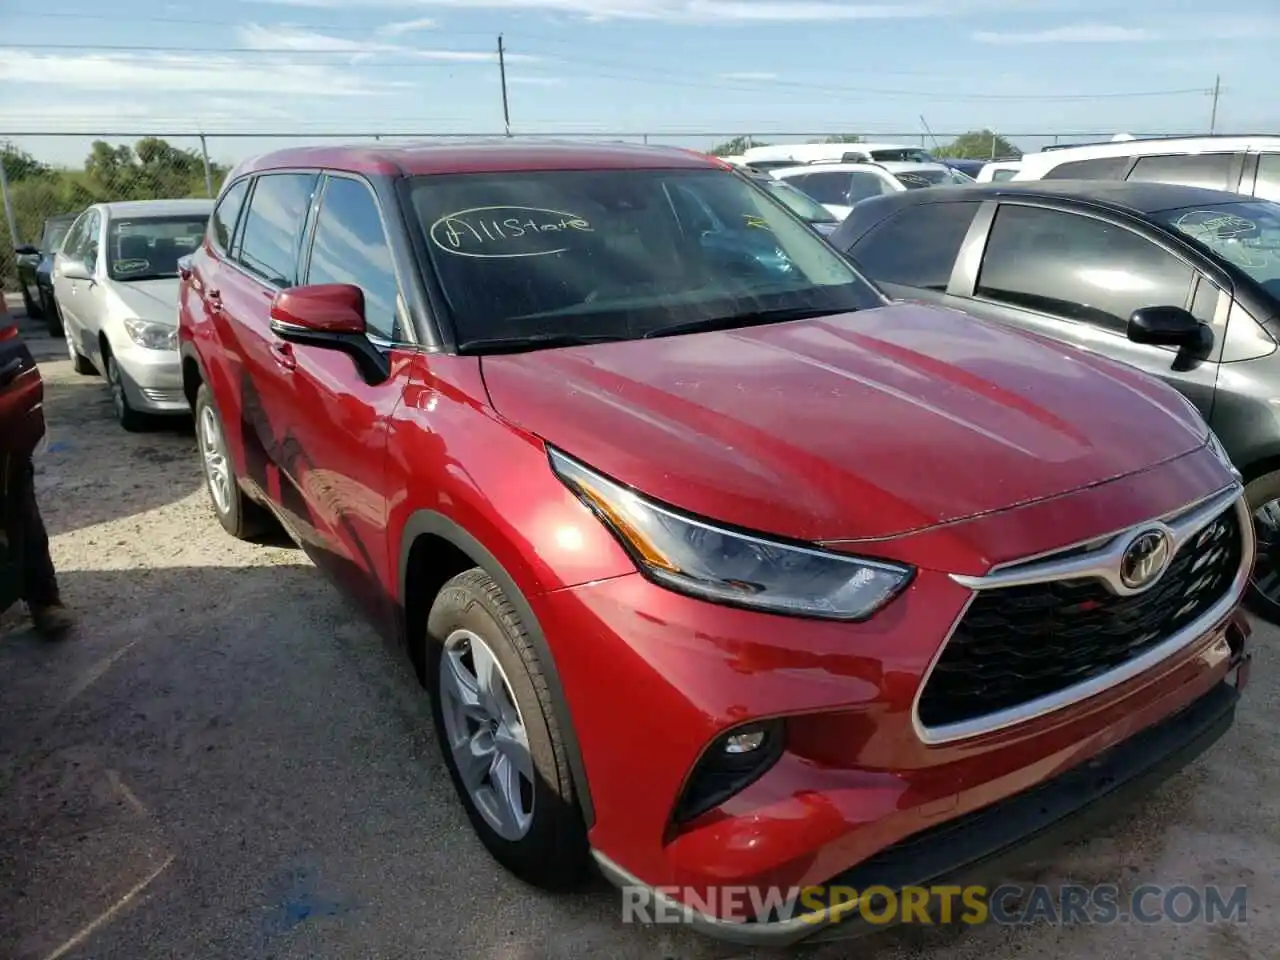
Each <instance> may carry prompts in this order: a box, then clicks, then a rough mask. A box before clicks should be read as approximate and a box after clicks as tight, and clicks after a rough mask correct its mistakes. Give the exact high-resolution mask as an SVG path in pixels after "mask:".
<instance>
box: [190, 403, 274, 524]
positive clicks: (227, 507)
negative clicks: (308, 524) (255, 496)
mask: <svg viewBox="0 0 1280 960" xmlns="http://www.w3.org/2000/svg"><path fill="white" fill-rule="evenodd" d="M195 420H196V443H197V445H198V446H199V448H200V462H201V465H202V468H203V473H204V485H205V489H206V490H208V491H209V502H210V503H211V504H212V505H213V513H214V516H216V517H217V518H218V522H219V523H220V524H222V529H223V530H226V531H227V533H229V534H231V535H232V536H233V537H235V538H237V539H239V540H252V539H254V538H255V537H258V536H261V535H262V534H263V533H265V532H266V531H267V529H269V527H270V523H271V517H270V514H268V513H267V510H266V508H264V507H263V506H261V505H260V504H257V503H254V502H253V500H252V499H250V498H249V496H248V495H247V494H246V493H245V492H244V491H243V490H241V489H240V482H239V480H238V479H237V478H236V475H235V469H234V467H233V466H232V463H231V457H230V455H229V454H228V453H227V440H226V433H225V432H224V431H223V429H222V418H221V417H220V416H219V415H218V408H217V407H215V406H214V405H213V394H212V392H211V391H210V390H209V387H208V385H207V384H203V383H202V384H200V389H199V390H197V391H196V406H195ZM218 458H221V470H220V469H219V467H218V466H217V465H216V464H217V461H218ZM218 473H220V474H221V476H220V477H215V474H218ZM215 488H219V489H221V491H222V492H221V493H220V492H219V489H215Z"/></svg>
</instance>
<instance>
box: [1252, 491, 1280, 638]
mask: <svg viewBox="0 0 1280 960" xmlns="http://www.w3.org/2000/svg"><path fill="white" fill-rule="evenodd" d="M1244 495H1245V500H1246V501H1247V502H1248V504H1249V512H1250V513H1252V514H1253V529H1254V532H1255V534H1256V536H1257V541H1258V553H1257V559H1255V560H1254V564H1253V577H1252V579H1251V581H1250V584H1249V594H1248V606H1249V608H1250V609H1251V610H1252V611H1253V612H1254V613H1256V614H1257V615H1258V616H1260V617H1264V618H1265V619H1267V620H1269V621H1271V622H1272V623H1280V470H1275V471H1273V472H1271V473H1266V474H1263V475H1262V476H1260V477H1258V478H1257V479H1255V480H1251V481H1250V482H1249V483H1248V484H1247V485H1246V486H1245V488H1244Z"/></svg>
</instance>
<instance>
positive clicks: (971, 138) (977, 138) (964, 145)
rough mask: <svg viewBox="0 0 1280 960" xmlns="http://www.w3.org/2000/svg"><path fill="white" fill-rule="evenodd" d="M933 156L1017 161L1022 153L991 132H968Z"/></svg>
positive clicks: (940, 148) (939, 148) (936, 151)
mask: <svg viewBox="0 0 1280 960" xmlns="http://www.w3.org/2000/svg"><path fill="white" fill-rule="evenodd" d="M934 153H935V154H937V155H938V156H941V157H952V158H954V159H956V160H995V159H1004V158H1006V157H1012V158H1014V159H1018V158H1020V157H1021V156H1022V151H1021V150H1019V149H1018V148H1017V147H1015V146H1014V145H1013V144H1012V143H1010V142H1009V141H1008V140H1006V139H1005V138H1004V137H1002V136H1000V135H999V134H998V133H995V132H994V131H992V130H970V131H969V132H968V133H962V134H960V136H958V137H956V138H955V139H954V140H952V141H951V142H950V143H948V144H946V145H945V146H941V147H938V148H937V149H936V150H935V151H934Z"/></svg>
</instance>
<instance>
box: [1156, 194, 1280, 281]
mask: <svg viewBox="0 0 1280 960" xmlns="http://www.w3.org/2000/svg"><path fill="white" fill-rule="evenodd" d="M1152 216H1153V217H1155V218H1156V219H1157V220H1160V221H1162V222H1164V223H1167V224H1169V225H1170V226H1172V227H1174V228H1176V229H1177V230H1179V231H1180V232H1182V233H1184V234H1186V235H1187V236H1188V237H1191V238H1192V239H1193V240H1196V241H1198V242H1200V243H1201V244H1203V245H1204V246H1206V247H1208V248H1209V249H1210V250H1211V251H1213V252H1214V253H1216V254H1217V255H1218V256H1220V257H1221V258H1222V259H1224V260H1226V261H1228V262H1230V263H1232V264H1234V265H1235V266H1236V267H1238V268H1239V269H1240V270H1241V271H1243V272H1244V273H1245V275H1246V276H1248V277H1249V278H1250V279H1252V280H1253V281H1255V282H1256V283H1259V284H1261V285H1262V287H1263V288H1265V289H1266V291H1267V292H1268V293H1269V294H1271V295H1272V296H1273V297H1275V298H1277V299H1278V300H1280V204H1274V203H1268V202H1267V201H1265V200H1243V201H1241V202H1239V203H1208V204H1204V205H1203V206H1195V207H1183V208H1181V209H1178V210H1162V211H1160V212H1159V213H1154V214H1152Z"/></svg>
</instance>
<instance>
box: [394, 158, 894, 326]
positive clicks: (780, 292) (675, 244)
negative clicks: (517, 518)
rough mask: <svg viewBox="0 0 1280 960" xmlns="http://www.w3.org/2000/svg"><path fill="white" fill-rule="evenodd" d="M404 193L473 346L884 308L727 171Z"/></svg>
mask: <svg viewBox="0 0 1280 960" xmlns="http://www.w3.org/2000/svg"><path fill="white" fill-rule="evenodd" d="M410 197H411V202H412V205H413V208H414V211H415V214H416V217H417V220H418V223H419V225H420V228H421V230H422V233H423V237H424V240H425V243H426V248H427V250H428V253H429V256H430V260H431V265H432V269H433V271H434V273H435V277H436V279H437V281H438V283H439V286H440V288H441V292H442V293H443V295H444V298H445V299H446V301H447V302H448V305H449V308H450V313H451V315H452V318H453V321H454V326H455V328H456V332H457V338H458V340H459V342H460V346H461V347H462V348H464V349H484V347H483V346H477V345H476V344H477V343H478V342H480V341H484V342H486V343H489V344H492V343H493V342H494V341H517V340H529V339H531V338H533V339H540V340H546V339H547V338H580V339H595V338H605V339H630V338H635V337H642V336H645V335H648V334H652V333H656V332H659V331H663V330H666V329H675V328H676V327H682V328H687V327H691V326H697V327H707V328H715V327H733V326H745V325H748V324H751V323H762V322H772V321H775V320H780V319H787V318H788V317H795V316H797V315H799V314H801V313H804V314H806V315H823V314H833V313H844V312H849V311H852V310H857V309H860V308H862V307H866V306H871V305H880V304H882V303H883V299H882V298H881V297H880V295H879V294H878V293H877V292H876V290H875V288H873V287H871V286H870V284H868V283H867V282H866V281H865V280H864V279H863V278H862V277H861V276H859V275H858V274H857V272H856V271H855V270H854V269H853V267H852V266H851V265H850V264H849V263H847V262H846V261H845V260H844V259H843V258H842V257H840V256H839V255H838V254H837V253H836V252H835V251H833V250H832V249H831V248H829V247H828V246H827V245H826V244H825V243H824V242H823V241H822V240H821V239H820V238H819V237H818V236H817V235H816V234H815V233H814V232H813V231H812V230H811V229H810V228H809V227H808V226H807V225H806V224H805V223H803V222H802V221H800V220H798V219H796V217H795V216H794V215H793V214H792V213H791V212H790V211H789V210H788V209H787V208H786V207H785V206H784V205H783V204H782V203H780V202H779V201H777V200H775V199H773V197H772V196H771V195H770V194H769V193H767V192H766V191H762V190H759V189H757V188H756V187H754V186H753V185H751V184H750V183H747V182H746V181H745V180H744V179H743V178H741V177H739V176H737V175H735V174H734V173H732V172H729V171H723V170H702V169H697V170H590V171H534V172H513V173H493V174H488V173H485V174H456V175H447V176H446V175H441V176H430V177H419V178H416V179H415V180H414V181H412V182H411V185H410ZM468 343H470V344H472V346H471V347H468ZM494 348H495V349H497V348H498V347H496V346H495V347H494Z"/></svg>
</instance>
